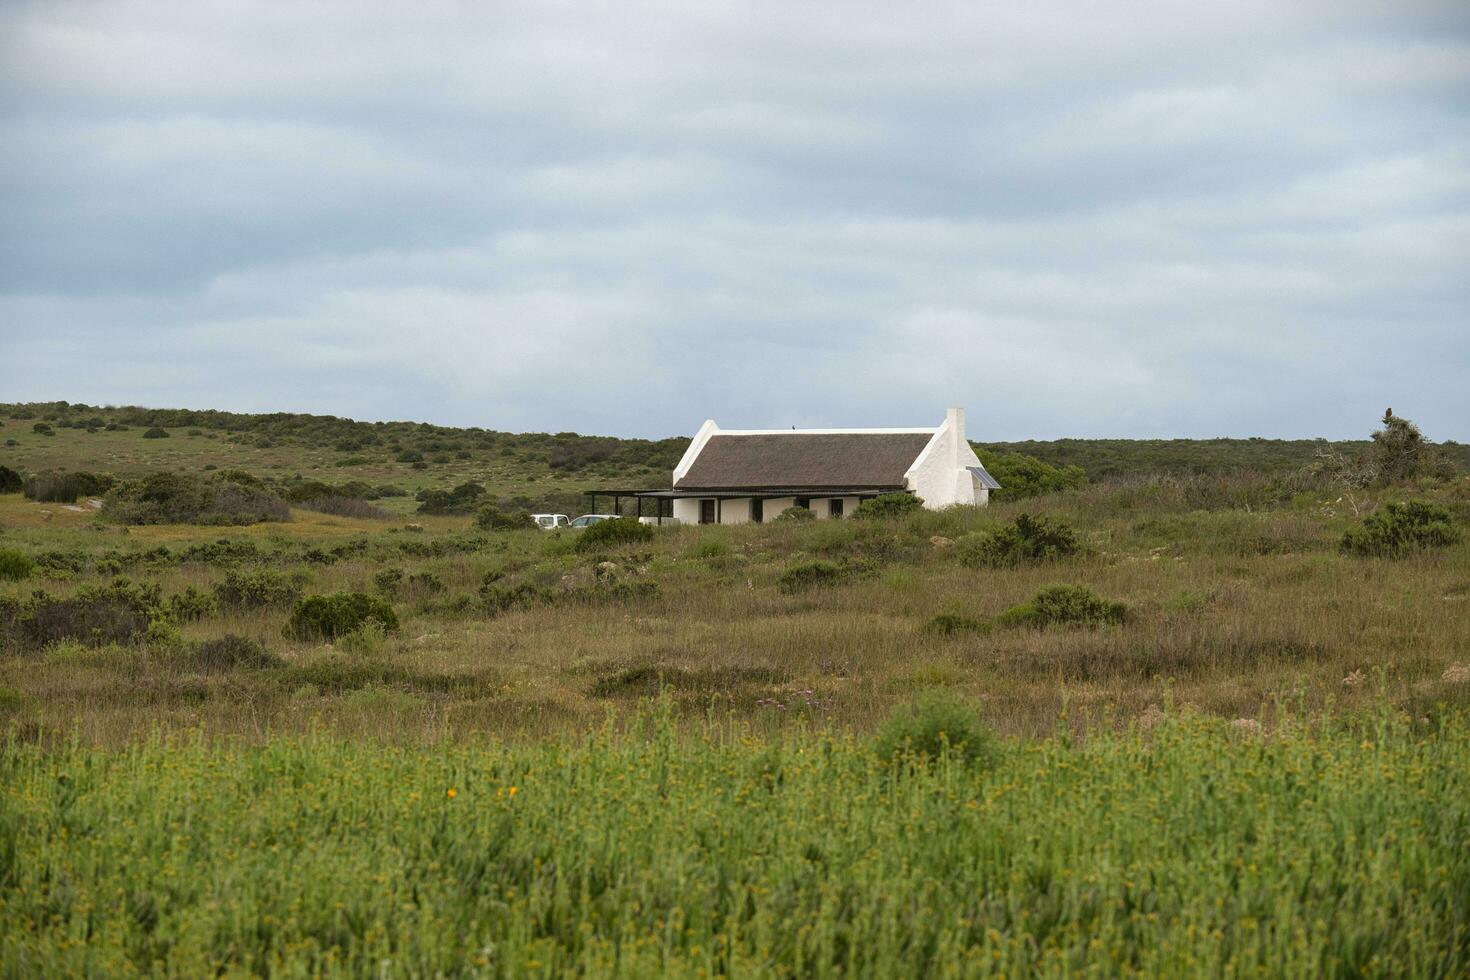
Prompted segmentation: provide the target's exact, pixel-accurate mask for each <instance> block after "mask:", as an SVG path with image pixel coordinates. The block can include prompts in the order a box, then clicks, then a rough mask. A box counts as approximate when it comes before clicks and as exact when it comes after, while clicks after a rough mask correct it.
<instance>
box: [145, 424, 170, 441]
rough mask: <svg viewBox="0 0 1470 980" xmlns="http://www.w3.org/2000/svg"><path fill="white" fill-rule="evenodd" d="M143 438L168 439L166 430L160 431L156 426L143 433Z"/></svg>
mask: <svg viewBox="0 0 1470 980" xmlns="http://www.w3.org/2000/svg"><path fill="white" fill-rule="evenodd" d="M143 438H144V439H167V438H168V430H167V429H160V428H159V427H158V426H156V425H155V426H154V427H153V428H151V429H149V430H148V431H147V432H145V433H143Z"/></svg>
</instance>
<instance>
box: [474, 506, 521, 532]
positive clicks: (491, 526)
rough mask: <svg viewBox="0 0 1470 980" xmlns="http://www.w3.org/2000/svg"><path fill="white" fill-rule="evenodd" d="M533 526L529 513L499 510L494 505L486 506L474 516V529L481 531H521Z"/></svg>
mask: <svg viewBox="0 0 1470 980" xmlns="http://www.w3.org/2000/svg"><path fill="white" fill-rule="evenodd" d="M535 526H536V522H535V521H533V520H532V519H531V514H530V512H529V511H524V510H501V509H500V508H499V507H497V506H495V505H494V504H486V505H485V506H484V507H481V508H480V512H479V513H478V514H476V515H475V527H477V528H479V529H480V530H482V531H523V530H527V529H529V528H534V527H535Z"/></svg>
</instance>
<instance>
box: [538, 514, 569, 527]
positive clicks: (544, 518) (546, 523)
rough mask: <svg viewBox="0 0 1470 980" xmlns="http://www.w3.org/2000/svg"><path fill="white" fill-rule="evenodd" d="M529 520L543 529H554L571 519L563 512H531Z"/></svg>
mask: <svg viewBox="0 0 1470 980" xmlns="http://www.w3.org/2000/svg"><path fill="white" fill-rule="evenodd" d="M531 520H533V521H535V522H536V526H537V527H539V528H540V529H541V530H543V531H555V530H556V529H557V528H559V527H567V526H569V525H570V524H571V523H572V519H571V518H570V517H568V516H567V515H565V514H532V515H531Z"/></svg>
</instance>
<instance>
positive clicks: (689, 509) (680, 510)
mask: <svg viewBox="0 0 1470 980" xmlns="http://www.w3.org/2000/svg"><path fill="white" fill-rule="evenodd" d="M674 516H675V517H677V518H678V519H679V523H680V524H698V523H699V501H698V500H695V499H694V498H692V497H675V498H674Z"/></svg>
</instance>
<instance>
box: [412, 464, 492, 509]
mask: <svg viewBox="0 0 1470 980" xmlns="http://www.w3.org/2000/svg"><path fill="white" fill-rule="evenodd" d="M420 462H422V461H420ZM414 465H415V466H417V465H418V464H417V463H415V464H414ZM484 495H485V487H484V486H483V485H482V484H479V483H476V482H474V481H473V480H470V481H467V482H465V483H461V484H460V485H459V486H457V487H455V488H454V489H453V490H420V491H419V492H418V493H417V494H415V495H414V496H415V499H416V500H418V502H419V513H420V514H472V513H474V512H475V510H476V509H477V508H478V507H479V504H480V498H481V497H483V496H484Z"/></svg>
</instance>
